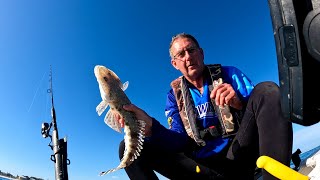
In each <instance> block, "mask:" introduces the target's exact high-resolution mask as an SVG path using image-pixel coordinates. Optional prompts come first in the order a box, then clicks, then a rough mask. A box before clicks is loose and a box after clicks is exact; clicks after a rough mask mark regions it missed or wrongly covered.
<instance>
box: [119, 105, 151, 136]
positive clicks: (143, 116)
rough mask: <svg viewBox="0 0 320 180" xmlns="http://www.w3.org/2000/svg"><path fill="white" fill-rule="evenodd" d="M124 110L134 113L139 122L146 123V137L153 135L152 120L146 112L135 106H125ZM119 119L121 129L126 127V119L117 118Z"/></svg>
mask: <svg viewBox="0 0 320 180" xmlns="http://www.w3.org/2000/svg"><path fill="white" fill-rule="evenodd" d="M123 109H125V110H127V111H131V112H133V113H134V114H135V115H136V118H137V119H138V120H143V121H144V122H145V123H146V125H145V136H146V137H148V136H151V134H152V132H151V128H152V118H151V117H150V116H149V115H148V114H147V113H146V112H145V111H143V110H142V109H140V108H138V107H137V106H135V105H134V104H128V105H124V106H123ZM117 118H118V119H119V123H120V125H121V127H124V119H123V118H122V117H117Z"/></svg>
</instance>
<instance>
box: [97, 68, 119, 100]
mask: <svg viewBox="0 0 320 180" xmlns="http://www.w3.org/2000/svg"><path fill="white" fill-rule="evenodd" d="M94 74H95V76H96V78H97V81H98V84H99V89H100V94H101V98H102V99H104V100H105V98H107V97H108V94H110V89H111V88H113V87H120V86H121V81H120V79H119V77H118V76H117V75H116V74H115V73H114V72H113V71H111V70H110V69H108V68H106V67H105V66H101V65H96V66H95V67H94Z"/></svg>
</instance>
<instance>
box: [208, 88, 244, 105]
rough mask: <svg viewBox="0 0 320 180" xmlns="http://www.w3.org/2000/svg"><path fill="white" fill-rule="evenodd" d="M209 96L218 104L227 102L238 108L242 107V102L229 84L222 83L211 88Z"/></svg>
mask: <svg viewBox="0 0 320 180" xmlns="http://www.w3.org/2000/svg"><path fill="white" fill-rule="evenodd" d="M210 98H211V99H214V100H215V102H216V105H218V106H223V105H224V104H227V105H229V106H231V107H233V108H236V109H238V110H241V109H242V103H241V101H240V99H239V98H238V96H237V94H236V92H235V91H234V89H233V87H232V86H231V85H230V84H227V83H222V84H219V85H218V86H217V87H215V88H213V90H212V92H211V94H210Z"/></svg>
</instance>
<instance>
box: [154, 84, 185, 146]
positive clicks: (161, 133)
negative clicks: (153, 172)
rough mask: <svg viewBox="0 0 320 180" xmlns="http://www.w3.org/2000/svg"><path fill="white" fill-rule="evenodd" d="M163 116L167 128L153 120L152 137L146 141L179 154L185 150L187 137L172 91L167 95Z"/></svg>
mask: <svg viewBox="0 0 320 180" xmlns="http://www.w3.org/2000/svg"><path fill="white" fill-rule="evenodd" d="M165 115H166V117H167V119H168V123H169V128H165V127H164V126H163V125H161V124H160V123H159V122H158V121H157V120H155V119H153V122H152V136H151V137H150V138H148V141H149V142H150V143H152V144H153V146H155V147H159V148H160V149H163V150H166V151H170V152H181V151H183V150H184V149H185V147H186V145H187V143H188V139H189V137H188V135H187V133H186V132H185V130H184V126H183V123H182V121H181V118H180V114H179V110H178V106H177V103H176V100H175V96H174V94H173V90H172V89H171V90H170V91H169V92H168V94H167V102H166V107H165Z"/></svg>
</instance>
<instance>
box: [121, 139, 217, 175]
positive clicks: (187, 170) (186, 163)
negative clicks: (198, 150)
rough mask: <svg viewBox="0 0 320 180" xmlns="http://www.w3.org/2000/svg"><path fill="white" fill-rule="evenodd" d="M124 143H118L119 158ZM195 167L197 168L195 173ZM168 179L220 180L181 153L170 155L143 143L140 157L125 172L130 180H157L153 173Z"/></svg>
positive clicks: (213, 173) (213, 172) (204, 167)
mask: <svg viewBox="0 0 320 180" xmlns="http://www.w3.org/2000/svg"><path fill="white" fill-rule="evenodd" d="M124 147H125V144H124V141H122V142H121V143H120V147H119V157H120V159H121V158H122V156H123V152H124ZM197 166H198V167H199V168H198V170H199V169H200V171H198V172H197ZM153 170H155V171H157V172H158V173H160V174H161V175H163V176H165V177H167V178H169V179H172V180H173V179H222V177H221V175H219V174H217V173H216V172H215V171H214V170H212V169H209V168H208V167H206V166H204V165H201V164H199V163H197V162H195V161H194V160H192V159H191V158H189V157H187V156H185V155H184V154H183V153H170V152H165V151H162V150H160V149H159V148H153V147H152V146H151V145H150V144H148V143H145V144H144V145H143V149H142V151H141V155H140V156H139V157H138V158H137V159H136V160H135V161H134V162H133V163H132V164H131V165H129V166H128V167H126V168H125V171H126V173H127V175H128V176H129V178H130V179H133V180H134V179H137V180H138V179H139V180H144V179H151V180H152V179H158V177H157V176H156V174H155V173H154V171H153Z"/></svg>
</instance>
